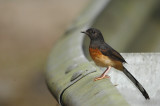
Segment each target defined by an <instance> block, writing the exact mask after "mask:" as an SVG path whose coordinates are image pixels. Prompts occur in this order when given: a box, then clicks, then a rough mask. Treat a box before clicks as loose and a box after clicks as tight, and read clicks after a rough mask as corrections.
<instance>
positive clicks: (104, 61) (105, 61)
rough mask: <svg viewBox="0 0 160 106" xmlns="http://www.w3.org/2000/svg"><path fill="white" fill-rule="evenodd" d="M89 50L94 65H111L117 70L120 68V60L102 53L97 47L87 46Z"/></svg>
mask: <svg viewBox="0 0 160 106" xmlns="http://www.w3.org/2000/svg"><path fill="white" fill-rule="evenodd" d="M89 52H90V56H91V57H92V59H93V60H94V62H95V64H96V65H98V66H101V67H107V66H112V67H115V68H116V69H118V70H121V69H122V63H121V62H120V61H114V60H112V59H110V58H109V57H108V56H105V55H103V54H102V53H101V52H100V51H99V50H98V49H93V48H89Z"/></svg>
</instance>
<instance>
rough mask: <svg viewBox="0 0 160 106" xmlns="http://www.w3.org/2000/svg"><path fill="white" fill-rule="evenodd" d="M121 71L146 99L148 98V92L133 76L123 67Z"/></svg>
mask: <svg viewBox="0 0 160 106" xmlns="http://www.w3.org/2000/svg"><path fill="white" fill-rule="evenodd" d="M123 73H124V74H125V75H126V76H127V77H128V78H129V79H130V80H131V81H132V82H133V83H134V85H135V86H136V87H137V88H138V89H139V90H140V91H141V93H142V94H143V96H144V97H145V98H146V99H150V98H149V95H148V93H147V92H146V90H145V89H144V88H143V86H142V85H141V84H140V83H139V82H138V81H137V80H136V79H135V78H134V77H133V75H132V74H131V73H130V72H129V71H128V70H127V69H126V68H125V67H124V69H123Z"/></svg>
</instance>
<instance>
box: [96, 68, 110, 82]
mask: <svg viewBox="0 0 160 106" xmlns="http://www.w3.org/2000/svg"><path fill="white" fill-rule="evenodd" d="M110 69H111V66H108V68H107V69H106V70H105V71H104V72H103V74H102V75H101V76H100V77H97V78H95V79H94V81H97V80H101V79H104V78H110V76H108V75H107V73H108V71H109V70H110Z"/></svg>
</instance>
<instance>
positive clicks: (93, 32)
mask: <svg viewBox="0 0 160 106" xmlns="http://www.w3.org/2000/svg"><path fill="white" fill-rule="evenodd" d="M82 33H85V34H86V35H88V36H89V38H90V39H91V40H97V41H104V38H103V36H102V34H101V32H100V31H99V30H98V29H95V28H89V29H87V30H86V31H85V32H84V31H82Z"/></svg>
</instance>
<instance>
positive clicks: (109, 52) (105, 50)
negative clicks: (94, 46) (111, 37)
mask: <svg viewBox="0 0 160 106" xmlns="http://www.w3.org/2000/svg"><path fill="white" fill-rule="evenodd" d="M99 49H100V51H101V53H102V54H103V55H105V56H109V57H110V58H111V59H113V60H117V61H121V62H124V63H127V62H126V61H125V60H124V58H123V57H122V56H121V55H120V54H119V53H118V52H117V51H116V50H114V49H113V48H112V47H110V46H109V45H107V44H103V45H100V46H99Z"/></svg>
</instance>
